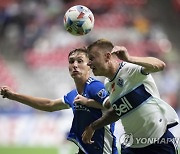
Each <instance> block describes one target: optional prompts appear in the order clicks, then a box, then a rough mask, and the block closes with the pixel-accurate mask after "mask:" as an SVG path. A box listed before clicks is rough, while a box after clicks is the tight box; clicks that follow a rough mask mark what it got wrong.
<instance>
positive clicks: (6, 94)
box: [0, 86, 14, 98]
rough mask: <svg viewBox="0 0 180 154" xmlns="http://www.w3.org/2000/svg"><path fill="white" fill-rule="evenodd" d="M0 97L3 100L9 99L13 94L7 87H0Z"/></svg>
mask: <svg viewBox="0 0 180 154" xmlns="http://www.w3.org/2000/svg"><path fill="white" fill-rule="evenodd" d="M0 90H1V95H2V97H3V98H11V96H12V94H13V93H14V92H13V91H12V90H11V89H10V88H9V87H7V86H2V87H0Z"/></svg>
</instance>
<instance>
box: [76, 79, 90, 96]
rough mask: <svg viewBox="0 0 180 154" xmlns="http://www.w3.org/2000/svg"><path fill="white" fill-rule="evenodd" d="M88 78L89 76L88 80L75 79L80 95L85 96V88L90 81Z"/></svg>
mask: <svg viewBox="0 0 180 154" xmlns="http://www.w3.org/2000/svg"><path fill="white" fill-rule="evenodd" d="M88 78H89V76H88V77H86V78H83V79H74V82H75V85H76V89H77V92H78V94H80V95H82V94H83V91H84V86H85V83H86V81H87V80H88Z"/></svg>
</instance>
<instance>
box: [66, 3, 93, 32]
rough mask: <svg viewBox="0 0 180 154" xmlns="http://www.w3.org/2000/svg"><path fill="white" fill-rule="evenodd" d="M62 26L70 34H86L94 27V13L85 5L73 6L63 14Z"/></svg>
mask: <svg viewBox="0 0 180 154" xmlns="http://www.w3.org/2000/svg"><path fill="white" fill-rule="evenodd" d="M64 27H65V29H66V30H67V31H68V32H69V33H71V34H72V35H76V36H80V35H85V34H88V33H89V32H90V31H91V30H92V29H93V27H94V15H93V13H92V12H91V10H90V9H89V8H87V7H86V6H83V5H76V6H73V7H71V8H70V9H68V10H67V11H66V13H65V15H64Z"/></svg>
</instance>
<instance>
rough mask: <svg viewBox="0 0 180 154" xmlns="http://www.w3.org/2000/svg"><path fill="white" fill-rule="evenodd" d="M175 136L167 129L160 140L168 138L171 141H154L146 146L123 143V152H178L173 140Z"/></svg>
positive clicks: (145, 153) (148, 153)
mask: <svg viewBox="0 0 180 154" xmlns="http://www.w3.org/2000/svg"><path fill="white" fill-rule="evenodd" d="M174 138H175V137H174V136H173V134H172V133H171V132H170V131H169V130H168V129H167V131H166V132H165V133H164V135H163V136H162V137H161V138H160V140H161V139H162V140H165V139H168V141H169V142H166V143H164V142H162V143H154V144H151V145H149V146H146V147H144V148H130V147H125V146H123V145H121V154H177V153H178V151H177V148H176V147H175V145H174V143H173V142H172V140H171V139H174ZM169 139H170V140H169ZM173 141H174V140H173Z"/></svg>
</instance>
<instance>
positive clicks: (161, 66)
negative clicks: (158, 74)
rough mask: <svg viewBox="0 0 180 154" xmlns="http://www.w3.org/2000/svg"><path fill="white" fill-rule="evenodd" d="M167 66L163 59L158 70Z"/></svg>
mask: <svg viewBox="0 0 180 154" xmlns="http://www.w3.org/2000/svg"><path fill="white" fill-rule="evenodd" d="M165 67H166V64H165V63H164V62H163V61H162V62H161V63H160V64H159V66H158V70H159V71H163V70H164V68H165Z"/></svg>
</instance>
